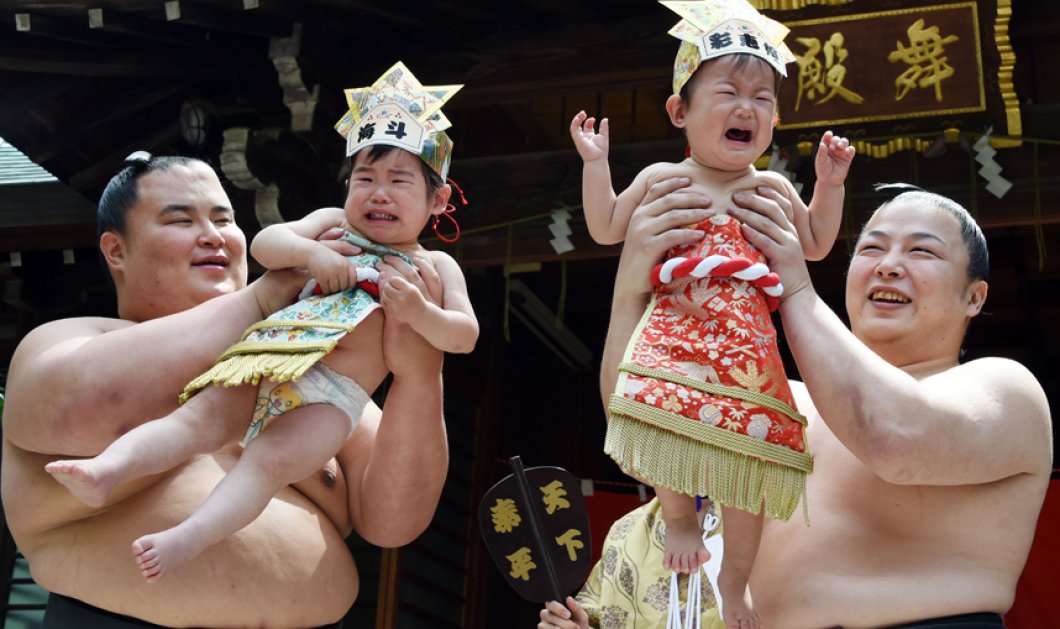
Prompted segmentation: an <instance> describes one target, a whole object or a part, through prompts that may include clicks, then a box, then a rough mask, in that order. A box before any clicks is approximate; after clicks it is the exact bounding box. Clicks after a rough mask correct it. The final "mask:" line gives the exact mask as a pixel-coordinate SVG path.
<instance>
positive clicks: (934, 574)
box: [751, 433, 1036, 629]
mask: <svg viewBox="0 0 1060 629" xmlns="http://www.w3.org/2000/svg"><path fill="white" fill-rule="evenodd" d="M815 436H821V434H820V433H817V435H811V438H810V445H811V449H814V448H816V451H815V454H817V455H818V457H817V461H818V462H821V463H822V465H820V466H818V467H817V468H816V469H815V470H814V473H813V474H811V475H810V477H809V481H808V486H807V492H808V495H809V506H810V526H809V527H806V526H804V525H803V523H802V522H801V521H799V519H798V518H792V519H791V520H789V521H788V522H777V521H770V522H767V523H766V525H765V529H764V531H763V535H762V543H761V545H760V547H759V551H758V556H757V558H756V563H755V567H754V572H753V574H752V577H751V588H752V595H753V596H754V600H755V604H756V606H757V608H758V610H759V612H760V613H761V614H762V618H763V620H764V622H765V623H766V626H768V627H782V628H783V629H802V628H806V629H821V628H823V627H835V626H843V627H846V628H848V629H854V628H859V627H879V626H886V625H890V624H897V623H900V622H905V621H910V620H916V619H921V618H931V617H937V616H945V615H951V614H960V613H971V612H980V611H992V612H998V613H1004V612H1005V611H1007V610H1008V608H1009V607H1010V606H1011V605H1012V599H1013V595H1014V592H1015V587H1016V580H1017V579H1018V577H1019V573H1020V571H1021V570H1022V567H1023V562H1024V560H1025V558H1026V553H1027V549H1028V548H1029V544H1030V538H1031V536H1032V535H1033V531H1034V519H1035V518H1034V517H1033V516H1034V515H1035V514H1036V512H1035V513H1030V514H1028V513H1026V511H1027V510H1026V509H1021V508H1019V506H1018V505H1016V504H1014V503H1013V502H1012V501H1011V500H1012V498H1011V497H1012V496H1013V495H1018V494H1020V493H1021V490H1020V489H1018V488H1016V487H1014V486H1013V485H1014V484H1018V483H1021V482H1024V481H1023V479H1020V478H1015V479H1012V480H1010V481H1000V482H998V483H994V484H990V485H979V486H974V487H970V488H961V487H916V486H905V487H902V486H895V485H888V484H886V483H884V482H883V481H880V480H879V479H875V477H871V475H870V474H869V473H868V472H867V471H865V470H864V468H863V467H861V466H855V465H854V464H853V462H852V461H853V459H852V457H851V459H850V461H851V465H849V466H847V465H840V464H839V463H845V462H847V461H846V460H845V457H846V456H849V454H848V453H844V454H843V457H844V460H843V461H837V459H839V458H840V456H839V455H837V454H835V453H834V452H830V446H832V445H833V444H832V443H831V442H830V439H829V438H820V439H817V441H814V437H815ZM829 479H830V480H829Z"/></svg>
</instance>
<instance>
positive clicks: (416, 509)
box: [336, 259, 449, 547]
mask: <svg viewBox="0 0 1060 629" xmlns="http://www.w3.org/2000/svg"><path fill="white" fill-rule="evenodd" d="M384 266H385V267H389V268H387V269H386V272H391V273H393V272H397V273H401V274H402V275H403V276H404V278H405V280H406V281H408V282H410V283H412V284H413V285H414V286H416V287H417V288H418V289H419V290H421V291H424V292H425V294H427V295H430V296H431V299H432V301H434V302H437V301H438V300H439V299H441V284H440V280H439V279H438V274H437V273H436V272H435V270H434V269H433V267H431V266H430V265H429V264H424V263H423V261H422V260H419V259H418V260H417V268H418V269H419V272H418V273H416V272H415V271H414V270H413V269H412V268H411V267H409V266H408V265H407V264H405V263H404V262H401V261H400V260H395V261H393V262H392V264H387V265H384ZM383 354H384V357H385V359H386V364H387V368H388V369H390V371H391V373H392V374H393V381H392V383H391V385H390V388H389V390H388V391H387V398H386V402H385V404H384V405H383V409H382V411H380V410H379V408H378V407H376V406H375V405H374V404H373V405H369V408H368V409H366V410H365V413H364V415H363V416H362V420H361V423H360V424H359V425H358V426H357V429H356V430H354V433H353V436H352V437H351V438H350V439H349V440H348V441H347V442H346V444H345V445H344V446H343V448H342V449H341V450H340V451H339V453H338V455H337V456H336V458H337V459H338V462H339V464H340V465H341V466H342V469H343V472H344V473H345V475H346V482H347V488H348V491H349V510H350V521H351V522H352V524H353V527H354V529H355V530H356V531H357V533H358V534H359V535H360V536H361V537H363V538H364V539H366V540H368V541H369V542H371V543H373V544H376V545H378V546H385V547H395V546H401V545H404V544H407V543H409V542H411V541H412V540H414V539H415V538H416V537H417V536H419V534H420V533H422V532H423V531H424V530H425V529H426V528H427V526H428V525H429V524H430V522H431V518H432V517H433V516H434V510H435V508H436V507H437V505H438V499H439V497H440V496H441V493H442V486H443V485H444V484H445V475H446V472H447V470H448V467H449V447H448V442H447V440H446V433H445V422H444V418H443V416H442V353H441V352H440V351H438V350H437V349H435V348H434V347H432V346H431V344H430V343H428V342H427V341H426V340H424V339H423V337H421V336H420V335H418V334H416V333H415V332H413V331H412V329H411V328H410V327H409V326H408V325H407V324H402V323H399V322H397V321H394V320H391V319H386V322H385V324H384V331H383Z"/></svg>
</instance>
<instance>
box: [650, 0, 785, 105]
mask: <svg viewBox="0 0 1060 629" xmlns="http://www.w3.org/2000/svg"><path fill="white" fill-rule="evenodd" d="M659 4H662V5H663V6H665V7H666V8H668V9H670V10H671V11H673V12H674V13H676V14H678V15H680V16H681V18H682V19H681V21H680V22H678V23H677V25H676V26H674V27H673V28H671V29H670V30H669V33H670V35H673V36H674V37H676V38H678V39H680V40H681V48H680V49H679V50H678V51H677V58H676V59H674V85H673V87H674V94H680V93H681V88H682V87H684V84H685V83H687V82H688V79H690V78H691V77H692V74H693V73H694V72H695V71H696V69H698V68H699V64H700V63H702V62H704V61H706V60H708V59H714V58H716V57H721V56H723V55H732V54H737V53H743V54H749V55H754V56H756V57H760V58H762V59H765V60H766V61H767V62H768V63H769V65H771V66H773V68H774V69H776V71H777V72H779V73H780V75H781V76H787V75H788V72H787V70H785V68H784V64H786V63H790V62H792V61H794V60H795V55H793V54H792V53H791V50H790V49H788V47H787V45H786V44H785V43H784V37H785V36H786V35H787V34H788V27H786V26H784V25H783V24H781V23H780V22H777V21H776V20H771V19H769V18H768V17H766V16H764V15H762V14H761V13H759V12H758V10H756V9H755V8H754V7H753V6H751V5H750V4H749V3H748V2H747V0H695V1H693V2H673V1H670V0H659Z"/></svg>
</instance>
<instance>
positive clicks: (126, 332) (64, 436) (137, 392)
mask: <svg viewBox="0 0 1060 629" xmlns="http://www.w3.org/2000/svg"><path fill="white" fill-rule="evenodd" d="M292 280H293V281H292ZM300 283H304V277H302V276H297V277H296V276H294V275H292V274H270V275H269V276H268V279H266V278H262V279H259V280H258V281H257V282H255V283H254V284H252V285H251V286H248V287H246V288H244V289H242V290H239V291H236V292H235V293H232V294H229V295H223V296H220V297H216V298H214V299H211V300H210V301H208V302H206V303H203V304H200V305H199V306H196V307H194V308H191V309H189V310H186V311H184V312H180V313H177V314H173V315H170V316H167V317H161V318H159V319H154V320H151V321H146V322H143V323H132V322H129V321H120V320H115V319H103V318H79V319H66V320H62V321H55V322H51V323H46V324H44V325H42V326H40V327H38V328H36V329H34V330H33V331H31V332H30V333H29V334H28V335H26V337H25V338H24V339H23V341H22V342H21V343H20V344H19V346H18V348H17V349H16V350H15V354H14V356H13V357H12V360H11V366H10V370H9V373H8V380H7V397H6V400H5V409H4V410H5V412H4V433H5V437H7V439H8V440H10V441H11V442H12V443H13V444H14V445H15V446H17V447H19V448H22V449H24V450H28V451H32V452H40V453H44V454H63V455H67V456H91V455H95V454H99V452H100V451H102V450H103V448H104V447H106V446H107V445H109V444H110V442H111V441H113V440H114V439H115V438H116V437H118V436H119V435H121V434H123V433H124V432H126V431H128V430H129V429H131V428H133V427H135V426H137V425H139V424H141V423H143V422H145V421H148V420H151V419H155V418H157V417H162V416H164V415H166V414H167V413H168V412H170V411H172V410H173V409H174V408H175V407H176V405H177V395H178V394H179V393H180V391H181V390H182V389H183V388H184V385H185V384H187V382H188V381H189V380H191V379H192V378H193V377H194V376H196V375H198V374H199V372H201V371H202V370H203V369H205V368H206V367H208V366H209V365H210V363H212V362H213V360H214V359H215V358H217V356H218V355H220V354H221V352H223V351H224V350H225V348H226V347H228V345H229V344H231V343H233V342H234V341H236V340H238V339H239V337H240V336H241V335H242V334H243V331H244V330H245V329H246V327H247V326H249V325H250V324H252V323H254V322H255V321H258V320H259V319H261V317H262V315H263V313H268V312H271V311H272V310H273V309H275V308H276V307H278V305H279V304H280V303H282V302H283V301H284V300H286V303H290V299H291V298H293V296H294V294H295V293H296V292H297V290H298V286H299V285H300Z"/></svg>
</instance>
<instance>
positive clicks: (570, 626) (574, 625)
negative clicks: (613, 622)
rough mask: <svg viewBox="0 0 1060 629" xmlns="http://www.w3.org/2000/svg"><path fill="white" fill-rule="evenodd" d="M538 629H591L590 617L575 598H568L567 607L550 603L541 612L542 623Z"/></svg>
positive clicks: (554, 602)
mask: <svg viewBox="0 0 1060 629" xmlns="http://www.w3.org/2000/svg"><path fill="white" fill-rule="evenodd" d="M568 608H569V609H568ZM537 629H589V615H588V614H586V613H585V610H583V609H582V608H581V606H580V605H578V601H576V600H574V597H571V596H568V597H567V607H564V606H563V604H562V603H558V602H556V601H549V602H547V603H545V608H544V609H542V610H541V622H539V623H537Z"/></svg>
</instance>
